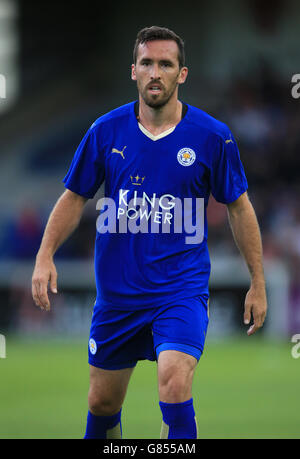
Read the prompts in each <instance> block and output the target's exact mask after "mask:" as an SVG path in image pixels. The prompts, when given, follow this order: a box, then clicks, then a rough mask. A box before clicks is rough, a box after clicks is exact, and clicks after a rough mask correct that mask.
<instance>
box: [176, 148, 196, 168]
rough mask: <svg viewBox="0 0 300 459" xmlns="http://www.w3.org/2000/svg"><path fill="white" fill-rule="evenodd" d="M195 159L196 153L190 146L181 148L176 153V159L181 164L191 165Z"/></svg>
mask: <svg viewBox="0 0 300 459" xmlns="http://www.w3.org/2000/svg"><path fill="white" fill-rule="evenodd" d="M195 159H196V153H195V152H194V150H192V149H191V148H182V149H181V150H179V152H178V153H177V160H178V162H179V164H181V165H182V166H191V165H192V164H193V163H194V162H195Z"/></svg>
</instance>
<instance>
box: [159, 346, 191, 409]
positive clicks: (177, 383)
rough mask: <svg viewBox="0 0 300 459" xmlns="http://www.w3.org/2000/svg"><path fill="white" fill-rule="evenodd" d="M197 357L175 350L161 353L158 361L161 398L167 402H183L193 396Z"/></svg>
mask: <svg viewBox="0 0 300 459" xmlns="http://www.w3.org/2000/svg"><path fill="white" fill-rule="evenodd" d="M196 366H197V359H196V358H195V357H193V356H192V355H189V354H186V353H184V352H180V351H175V350H166V351H162V352H160V353H159V356H158V362H157V376H158V392H159V399H160V401H162V402H166V403H182V402H185V401H186V400H189V399H190V398H191V397H192V383H193V377H194V372H195V368H196Z"/></svg>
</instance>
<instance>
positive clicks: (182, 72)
mask: <svg viewBox="0 0 300 459" xmlns="http://www.w3.org/2000/svg"><path fill="white" fill-rule="evenodd" d="M187 76H188V68H187V67H182V69H181V70H180V75H179V79H178V83H179V84H183V83H184V82H185V80H186V79H187Z"/></svg>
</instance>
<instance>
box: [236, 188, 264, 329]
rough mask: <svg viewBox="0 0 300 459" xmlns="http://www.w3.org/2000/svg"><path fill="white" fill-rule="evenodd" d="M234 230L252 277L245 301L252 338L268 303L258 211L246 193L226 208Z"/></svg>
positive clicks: (259, 325)
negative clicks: (251, 321) (256, 213)
mask: <svg viewBox="0 0 300 459" xmlns="http://www.w3.org/2000/svg"><path fill="white" fill-rule="evenodd" d="M227 209H228V218H229V223H230V226H231V230H232V233H233V236H234V239H235V242H236V245H237V246H238V248H239V250H240V252H241V254H242V255H243V257H244V259H245V261H246V263H247V265H248V269H249V272H250V275H251V287H250V289H249V291H248V293H247V295H246V299H245V312H244V323H245V324H249V323H250V320H251V313H252V316H253V320H254V323H253V325H251V327H250V328H249V329H248V332H247V333H248V335H252V334H253V333H255V332H256V331H257V329H258V328H260V327H262V325H263V323H264V320H265V316H266V312H267V299H266V288H265V277H264V270H263V254H262V243H261V234H260V229H259V225H258V222H257V218H256V215H255V211H254V209H253V206H252V204H251V202H250V201H249V198H248V195H247V193H244V194H242V195H241V196H240V197H239V198H238V199H237V200H236V201H234V202H232V203H230V204H228V205H227Z"/></svg>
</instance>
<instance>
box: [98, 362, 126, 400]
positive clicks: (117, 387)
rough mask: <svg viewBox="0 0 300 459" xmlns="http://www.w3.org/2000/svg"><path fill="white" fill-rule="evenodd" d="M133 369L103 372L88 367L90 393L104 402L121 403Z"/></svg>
mask: <svg viewBox="0 0 300 459" xmlns="http://www.w3.org/2000/svg"><path fill="white" fill-rule="evenodd" d="M133 370H134V368H123V369H121V370H103V369H102V368H97V367H94V366H93V365H90V392H93V393H94V394H99V395H101V398H102V399H104V400H111V399H113V400H115V401H116V402H120V404H122V403H123V400H124V398H125V395H126V391H127V387H128V383H129V380H130V377H131V375H132V372H133Z"/></svg>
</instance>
